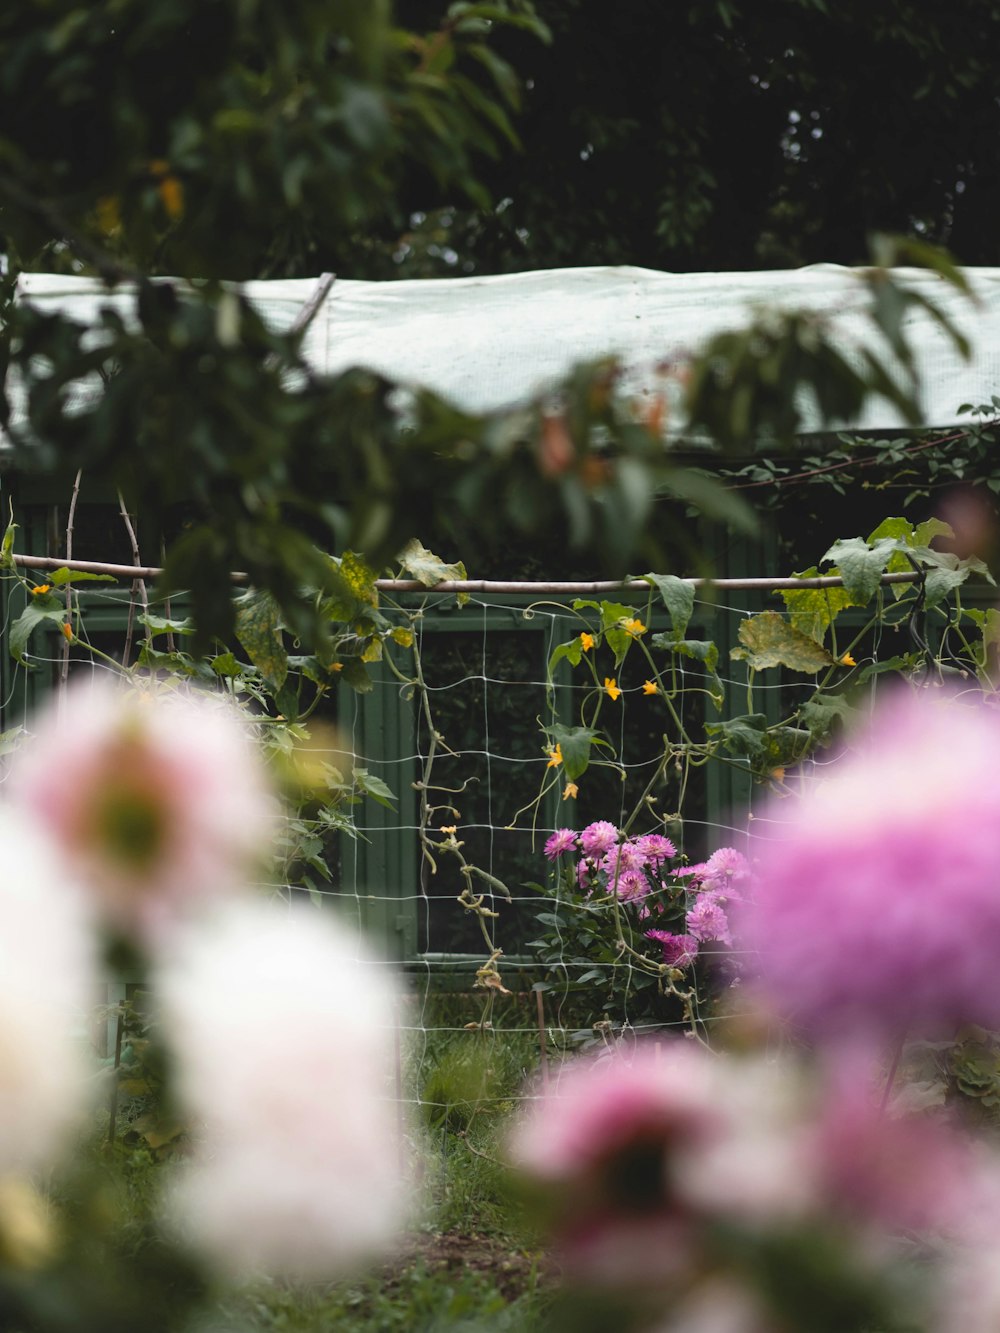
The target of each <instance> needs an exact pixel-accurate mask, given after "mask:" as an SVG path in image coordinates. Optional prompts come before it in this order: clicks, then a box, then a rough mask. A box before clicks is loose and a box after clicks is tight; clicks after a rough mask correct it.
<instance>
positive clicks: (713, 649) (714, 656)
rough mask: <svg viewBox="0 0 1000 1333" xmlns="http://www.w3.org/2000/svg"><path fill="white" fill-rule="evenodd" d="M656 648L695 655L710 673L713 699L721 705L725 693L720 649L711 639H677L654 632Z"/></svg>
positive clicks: (685, 654)
mask: <svg viewBox="0 0 1000 1333" xmlns="http://www.w3.org/2000/svg"><path fill="white" fill-rule="evenodd" d="M652 646H653V647H654V648H664V649H666V651H667V652H669V653H680V654H681V655H682V656H683V657H693V658H694V659H695V661H697V662H702V663H703V664H704V667H705V671H706V672H707V674H708V677H709V682H710V685H711V691H712V700H713V702H714V703H715V705H716V707H720V706H721V704H722V699H723V695H724V689H723V685H722V681H721V680H720V679H719V675H718V671H717V667H718V665H719V649H718V647H717V645H716V644H714V643H713V642H712V640H711V639H675V638H673V637H672V636H671V635H669V634H654V635H653V638H652Z"/></svg>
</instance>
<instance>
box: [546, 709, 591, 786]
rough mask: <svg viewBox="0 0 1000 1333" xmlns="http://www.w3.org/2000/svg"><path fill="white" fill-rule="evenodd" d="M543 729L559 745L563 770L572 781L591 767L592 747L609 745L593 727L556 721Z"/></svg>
mask: <svg viewBox="0 0 1000 1333" xmlns="http://www.w3.org/2000/svg"><path fill="white" fill-rule="evenodd" d="M543 730H544V731H545V734H546V735H547V736H550V737H551V738H552V742H553V744H555V745H558V746H559V750H560V752H561V754H562V758H563V770H564V771H565V773H566V777H567V778H568V779H569V781H570V782H575V781H576V780H577V778H579V777H582V776H583V774H584V773H586V771H587V769H588V768H589V767H590V751H591V747H592V746H594V745H607V741H606V740H604V739H603V738H602V737H601V735H600V733H599V732H597V731H595V730H594V729H593V728H592V727H564V726H563V725H562V724H561V723H558V722H556V723H554V724H553V725H552V726H550V727H545V728H543Z"/></svg>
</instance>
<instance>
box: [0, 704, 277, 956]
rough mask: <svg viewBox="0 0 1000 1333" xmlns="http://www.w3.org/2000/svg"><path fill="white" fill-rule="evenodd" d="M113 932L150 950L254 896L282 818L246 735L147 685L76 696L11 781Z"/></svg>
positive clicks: (54, 713) (239, 725)
mask: <svg viewBox="0 0 1000 1333" xmlns="http://www.w3.org/2000/svg"><path fill="white" fill-rule="evenodd" d="M7 790H8V795H9V797H10V799H11V801H12V803H13V804H14V806H15V808H17V807H19V808H21V809H23V810H29V811H31V812H32V814H33V815H34V816H35V817H36V818H39V819H41V820H42V821H43V822H44V826H45V829H46V831H47V833H48V834H49V836H50V837H51V840H52V843H53V846H54V848H55V849H56V851H57V853H58V854H59V855H60V856H61V858H62V860H63V862H64V864H65V867H66V870H67V873H68V874H70V875H71V876H72V878H73V879H74V880H75V881H78V882H79V883H80V884H82V885H83V887H84V888H85V889H86V890H87V891H88V893H89V895H90V897H91V898H92V901H93V904H94V906H95V907H96V909H97V910H98V912H99V913H100V915H101V916H102V917H103V920H104V923H105V924H106V926H107V927H108V928H110V929H111V930H113V931H115V932H116V933H118V934H121V935H124V936H127V937H130V938H132V939H135V940H137V941H138V942H140V943H142V944H145V945H149V944H152V943H155V942H157V940H159V939H160V938H161V937H162V936H163V934H164V932H166V931H168V930H169V929H170V928H171V927H172V926H173V925H174V924H175V923H176V922H177V920H178V919H179V918H180V917H182V916H184V915H186V914H187V913H189V912H190V911H191V910H192V909H194V908H196V907H200V906H201V905H202V904H203V903H204V902H205V901H207V900H211V899H213V898H217V897H220V896H225V895H228V894H231V893H233V892H236V891H240V890H243V889H245V886H246V884H247V882H248V877H249V876H250V875H251V874H252V872H253V871H255V870H258V869H259V867H260V864H261V862H262V859H263V857H264V856H265V855H266V853H267V851H268V848H269V843H270V839H271V836H272V833H273V832H274V828H275V816H276V814H277V806H276V802H275V799H274V797H273V795H272V793H271V791H270V789H269V786H268V782H267V778H266V774H265V771H264V767H263V761H262V760H261V758H260V756H259V754H258V752H257V749H256V747H255V746H254V744H253V741H252V738H251V736H250V733H249V730H248V726H247V723H246V722H245V721H244V720H243V719H242V718H241V717H240V716H239V715H238V714H237V713H236V712H235V711H234V709H233V708H232V707H231V706H230V705H229V704H227V703H226V702H225V701H224V700H223V699H221V698H219V697H213V696H207V695H195V694H189V693H183V692H173V693H168V692H166V691H160V690H158V689H157V688H156V687H155V685H151V684H149V683H148V682H147V684H146V686H145V687H144V688H143V689H130V688H126V687H124V686H115V685H112V684H110V683H107V682H101V683H94V684H87V685H84V686H79V687H77V688H75V689H71V690H70V691H69V693H68V694H67V696H66V698H65V701H64V704H63V706H62V707H60V706H58V705H56V706H53V707H50V708H49V709H48V710H47V711H45V712H43V713H42V714H41V715H40V716H39V717H38V719H37V723H36V727H35V735H34V738H33V739H32V740H30V741H29V742H27V743H26V744H25V745H24V747H23V748H22V749H21V750H19V751H18V753H17V754H16V755H15V758H14V761H13V763H12V766H11V774H10V778H9V782H8V788H7Z"/></svg>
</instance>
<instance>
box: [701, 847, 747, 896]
mask: <svg viewBox="0 0 1000 1333" xmlns="http://www.w3.org/2000/svg"><path fill="white" fill-rule="evenodd" d="M700 869H701V872H702V873H701V876H700V878H701V880H702V883H703V884H704V886H705V888H708V889H714V890H716V891H717V892H718V893H719V894H720V895H725V896H726V897H729V898H738V897H739V896H740V894H741V891H743V890H745V889H746V888H747V887H748V886H749V884H750V879H751V870H750V862H749V861H748V860H747V859H746V857H745V856H744V855H743V853H742V852H738V851H737V850H736V848H735V847H720V848H719V850H718V851H717V852H713V853H712V855H711V856H710V857H709V858H708V860H707V861H706V862H705V863H704V865H703V866H702V867H701V868H700Z"/></svg>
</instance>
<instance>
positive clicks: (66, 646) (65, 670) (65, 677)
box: [59, 468, 83, 695]
mask: <svg viewBox="0 0 1000 1333" xmlns="http://www.w3.org/2000/svg"><path fill="white" fill-rule="evenodd" d="M82 480H83V468H77V472H76V476H75V477H74V479H73V493H72V495H71V496H70V500H69V511H68V513H67V515H66V560H67V563H68V562H69V561H70V560H72V559H73V527H74V524H75V522H76V502H77V500H79V498H80V483H81V481H82ZM66 620H67V623H68V624H70V625H72V623H73V584H72V583H67V584H66ZM69 650H70V641H69V639H64V640H63V646H62V661H61V662H60V664H59V693H60V695H63V694H65V692H66V685H67V683H68V681H69Z"/></svg>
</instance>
